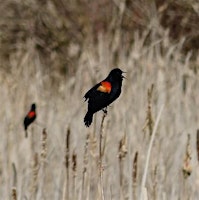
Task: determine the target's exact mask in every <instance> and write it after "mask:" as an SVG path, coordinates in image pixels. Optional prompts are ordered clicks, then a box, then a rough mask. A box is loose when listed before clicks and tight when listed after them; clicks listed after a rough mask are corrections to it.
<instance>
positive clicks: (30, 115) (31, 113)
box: [28, 111, 36, 118]
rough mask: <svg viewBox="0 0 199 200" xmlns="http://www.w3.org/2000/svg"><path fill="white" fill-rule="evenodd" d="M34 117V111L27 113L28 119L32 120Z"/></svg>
mask: <svg viewBox="0 0 199 200" xmlns="http://www.w3.org/2000/svg"><path fill="white" fill-rule="evenodd" d="M35 116H36V113H35V112H34V111H30V112H29V113H28V118H33V117H35Z"/></svg>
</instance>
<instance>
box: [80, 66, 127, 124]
mask: <svg viewBox="0 0 199 200" xmlns="http://www.w3.org/2000/svg"><path fill="white" fill-rule="evenodd" d="M122 73H124V72H123V71H122V70H121V69H119V68H115V69H113V70H111V72H110V73H109V75H108V76H107V78H106V79H104V80H103V81H102V82H100V83H98V84H96V85H95V86H94V87H93V88H91V89H90V90H89V91H88V92H87V93H86V94H85V96H84V98H85V101H86V100H87V99H88V111H87V113H86V115H85V117H84V123H85V125H86V126H87V127H89V126H90V125H91V123H92V120H93V114H94V113H95V112H97V111H99V110H103V111H105V108H106V107H107V106H108V105H109V104H111V103H112V102H113V101H114V100H115V99H117V98H118V97H119V96H120V93H121V87H122V80H123V78H124V76H123V75H122Z"/></svg>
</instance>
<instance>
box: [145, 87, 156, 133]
mask: <svg viewBox="0 0 199 200" xmlns="http://www.w3.org/2000/svg"><path fill="white" fill-rule="evenodd" d="M153 88H154V84H152V85H151V88H149V89H148V93H147V101H148V103H147V104H148V106H147V111H146V113H147V114H146V120H145V124H144V127H143V129H142V130H143V131H144V132H145V130H146V128H147V127H148V130H149V134H150V136H151V135H152V132H153V124H154V122H153V116H152V105H151V99H152V95H153Z"/></svg>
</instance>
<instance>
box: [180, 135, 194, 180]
mask: <svg viewBox="0 0 199 200" xmlns="http://www.w3.org/2000/svg"><path fill="white" fill-rule="evenodd" d="M190 139H191V136H190V134H188V135H187V145H186V152H185V157H184V162H183V167H182V172H183V177H184V179H186V178H187V177H189V176H190V175H191V172H192V167H191V147H190Z"/></svg>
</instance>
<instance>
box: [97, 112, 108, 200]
mask: <svg viewBox="0 0 199 200" xmlns="http://www.w3.org/2000/svg"><path fill="white" fill-rule="evenodd" d="M106 115H107V113H105V112H104V113H103V116H102V122H101V126H100V140H99V178H100V196H101V199H102V200H104V188H103V166H102V159H103V155H104V148H105V147H104V148H102V139H103V132H104V119H105V117H106ZM104 145H105V144H104Z"/></svg>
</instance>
